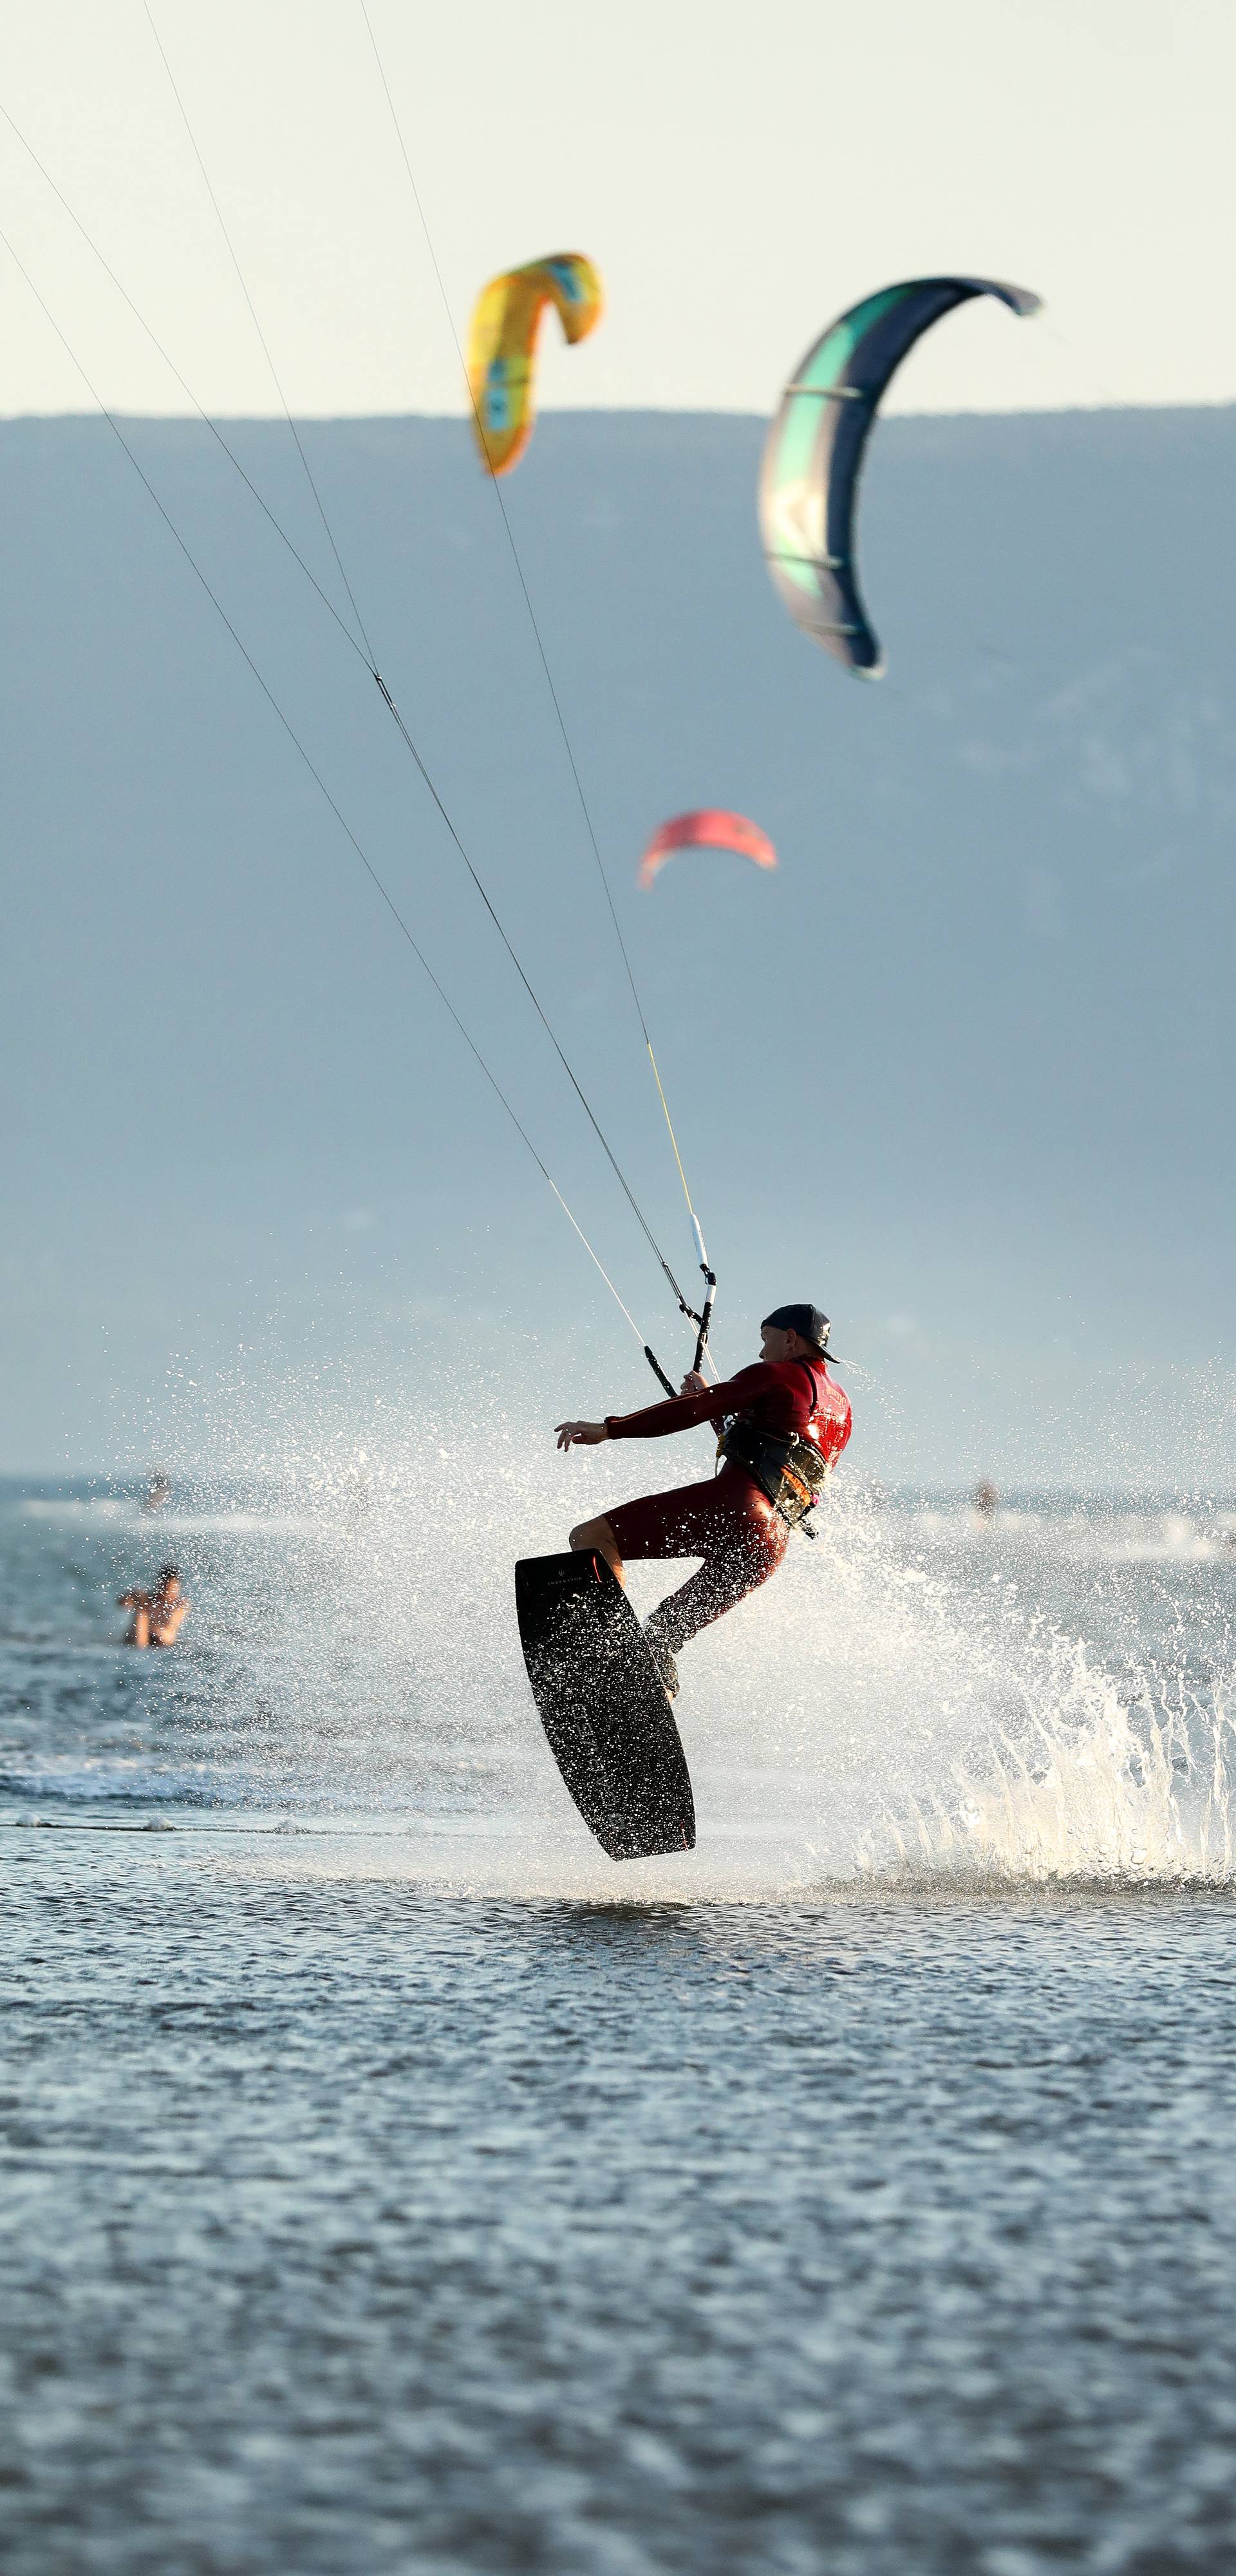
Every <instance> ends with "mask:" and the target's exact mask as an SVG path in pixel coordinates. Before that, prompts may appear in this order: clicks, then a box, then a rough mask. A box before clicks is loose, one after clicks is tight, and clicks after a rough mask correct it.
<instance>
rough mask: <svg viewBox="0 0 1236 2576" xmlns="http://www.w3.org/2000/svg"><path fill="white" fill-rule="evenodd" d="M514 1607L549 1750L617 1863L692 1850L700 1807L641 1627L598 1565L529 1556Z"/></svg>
mask: <svg viewBox="0 0 1236 2576" xmlns="http://www.w3.org/2000/svg"><path fill="white" fill-rule="evenodd" d="M515 1608H516V1612H517V1614H518V1618H519V1635H520V1642H521V1644H522V1646H523V1650H524V1662H525V1663H526V1665H527V1667H528V1679H529V1681H530V1682H531V1684H532V1696H533V1698H534V1699H535V1701H536V1704H537V1708H538V1710H539V1712H540V1718H541V1724H542V1726H543V1727H544V1729H545V1732H546V1735H547V1736H548V1738H549V1747H550V1751H551V1753H552V1754H553V1757H554V1760H555V1762H556V1763H557V1765H558V1768H559V1770H560V1772H561V1773H562V1777H563V1779H564V1780H565V1782H566V1785H567V1787H568V1789H569V1790H570V1792H571V1796H572V1797H573V1799H574V1800H575V1804H576V1806H577V1807H578V1809H579V1812H580V1814H581V1816H582V1817H583V1820H584V1823H585V1824H586V1825H587V1826H588V1827H589V1828H590V1830H591V1831H592V1832H593V1833H594V1834H595V1835H596V1838H597V1841H598V1842H599V1843H600V1845H601V1848H602V1850H603V1851H607V1852H608V1853H609V1856H610V1859H611V1860H648V1859H651V1857H652V1855H653V1854H654V1853H656V1852H681V1851H692V1850H693V1849H694V1847H695V1802H694V1800H693V1798H692V1796H691V1779H690V1774H689V1772H688V1770H687V1764H686V1757H685V1755H684V1753H683V1749H682V1746H681V1744H680V1742H679V1740H678V1729H677V1727H676V1726H675V1724H674V1720H673V1716H672V1714H671V1711H670V1704H669V1701H668V1699H667V1698H666V1696H665V1692H664V1690H663V1688H662V1686H661V1681H660V1678H659V1676H658V1673H657V1668H656V1665H655V1664H654V1663H653V1660H652V1657H651V1655H650V1653H649V1651H648V1647H647V1644H646V1642H645V1639H644V1633H643V1630H642V1629H641V1627H640V1624H639V1621H638V1619H637V1618H636V1616H635V1612H634V1611H633V1609H632V1608H631V1604H630V1602H629V1601H628V1599H627V1597H626V1594H625V1592H624V1591H623V1589H622V1586H621V1584H619V1583H618V1582H616V1580H615V1578H614V1576H613V1575H612V1574H611V1572H610V1569H609V1567H608V1565H607V1564H606V1562H605V1559H604V1557H603V1556H598V1555H597V1554H596V1553H595V1552H594V1551H593V1550H592V1549H587V1548H573V1549H572V1550H571V1553H570V1554H569V1555H568V1556H526V1557H524V1558H522V1560H521V1561H520V1563H519V1564H518V1565H517V1566H516V1568H515Z"/></svg>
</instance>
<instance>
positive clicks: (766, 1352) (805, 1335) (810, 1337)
mask: <svg viewBox="0 0 1236 2576" xmlns="http://www.w3.org/2000/svg"><path fill="white" fill-rule="evenodd" d="M760 1332H761V1334H762V1336H763V1339H762V1341H761V1344H760V1357H761V1359H764V1360H772V1361H773V1362H776V1361H778V1360H797V1359H824V1358H826V1357H827V1353H828V1333H829V1323H828V1317H827V1315H824V1314H821V1312H820V1309H819V1307H818V1306H774V1308H773V1310H772V1313H771V1315H765V1317H764V1320H763V1323H762V1324H761V1326H760Z"/></svg>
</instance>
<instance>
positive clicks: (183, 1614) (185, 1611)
mask: <svg viewBox="0 0 1236 2576" xmlns="http://www.w3.org/2000/svg"><path fill="white" fill-rule="evenodd" d="M116 1607H117V1609H118V1610H131V1611H132V1613H133V1625H132V1627H131V1628H130V1630H129V1633H128V1636H127V1637H126V1638H125V1644H126V1646H174V1645H175V1643H176V1639H177V1638H178V1636H179V1635H180V1631H181V1629H182V1628H183V1626H184V1623H185V1621H186V1619H187V1618H188V1616H189V1610H190V1607H191V1604H190V1603H189V1601H188V1599H187V1598H186V1596H185V1594H184V1593H183V1592H182V1591H181V1589H180V1568H179V1566H175V1565H164V1566H162V1567H161V1568H160V1571H159V1588H158V1591H157V1592H154V1593H151V1592H122V1593H121V1594H120V1597H119V1600H118V1601H117V1604H116Z"/></svg>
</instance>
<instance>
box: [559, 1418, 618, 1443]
mask: <svg viewBox="0 0 1236 2576" xmlns="http://www.w3.org/2000/svg"><path fill="white" fill-rule="evenodd" d="M554 1429H555V1431H556V1432H557V1434H558V1446H559V1448H560V1449H573V1448H574V1447H575V1445H576V1443H577V1442H578V1444H579V1447H580V1448H581V1449H591V1448H592V1447H593V1446H594V1445H595V1443H596V1442H597V1441H598V1440H608V1438H609V1433H608V1431H607V1430H606V1428H605V1424H604V1423H603V1422H556V1423H555V1424H554Z"/></svg>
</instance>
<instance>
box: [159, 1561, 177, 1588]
mask: <svg viewBox="0 0 1236 2576" xmlns="http://www.w3.org/2000/svg"><path fill="white" fill-rule="evenodd" d="M179 1584H180V1567H179V1566H178V1565H161V1566H160V1568H159V1590H160V1592H170V1591H171V1589H172V1587H173V1585H175V1586H176V1587H177V1588H179Z"/></svg>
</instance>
